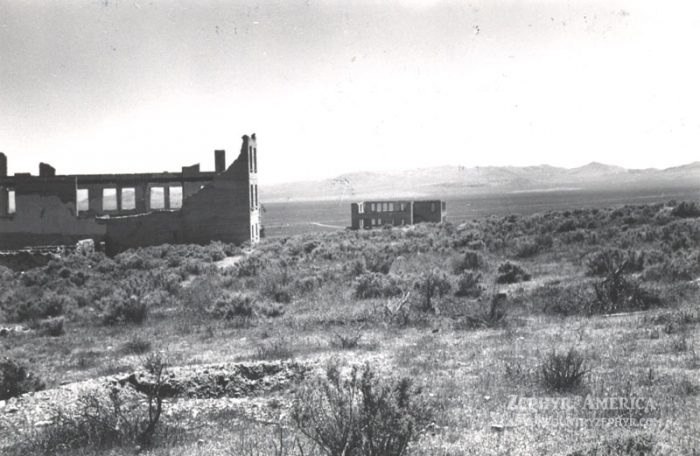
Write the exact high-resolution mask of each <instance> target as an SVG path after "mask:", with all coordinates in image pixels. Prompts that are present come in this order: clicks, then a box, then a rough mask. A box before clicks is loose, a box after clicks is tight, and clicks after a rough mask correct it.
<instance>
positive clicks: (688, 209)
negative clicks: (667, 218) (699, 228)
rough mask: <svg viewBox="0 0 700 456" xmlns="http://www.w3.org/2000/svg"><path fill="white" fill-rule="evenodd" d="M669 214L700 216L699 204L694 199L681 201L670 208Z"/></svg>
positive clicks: (687, 216) (684, 216)
mask: <svg viewBox="0 0 700 456" xmlns="http://www.w3.org/2000/svg"><path fill="white" fill-rule="evenodd" d="M671 215H672V216H673V217H681V218H692V217H700V206H698V205H697V204H696V203H695V202H694V201H681V202H680V204H678V206H676V207H674V208H673V210H671Z"/></svg>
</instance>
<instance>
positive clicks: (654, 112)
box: [0, 0, 700, 183]
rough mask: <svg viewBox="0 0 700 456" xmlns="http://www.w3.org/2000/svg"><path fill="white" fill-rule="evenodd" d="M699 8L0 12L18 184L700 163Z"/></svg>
mask: <svg viewBox="0 0 700 456" xmlns="http://www.w3.org/2000/svg"><path fill="white" fill-rule="evenodd" d="M699 43H700V2H697V1H674V0H670V1H668V0H667V1H659V0H653V1H652V0H625V1H623V0H620V1H615V0H589V1H586V0H576V1H574V0H572V1H564V0H557V1H555V0H549V1H546V0H540V1H536V0H520V1H516V0H510V1H506V0H475V1H471V2H458V1H454V2H453V1H436V0H432V1H427V2H422V1H420V0H403V1H398V0H397V1H394V2H391V1H388V0H377V1H353V2H350V1H348V0H338V1H318V0H307V1H299V2H297V1H290V0H284V1H270V0H258V1H256V2H244V1H237V2H232V1H221V2H215V1H207V2H205V1H195V0H191V1H180V2H177V1H162V2H159V1H154V2H150V1H147V0H139V1H126V0H120V1H116V0H100V1H89V0H86V1H80V2H78V1H65V0H62V1H56V2H47V1H38V0H37V1H29V0H0V151H3V152H5V153H6V154H7V155H8V157H9V166H10V172H11V173H14V172H22V171H31V172H32V173H37V170H38V163H39V161H46V162H48V163H51V164H52V165H53V166H54V167H56V168H57V170H58V172H59V173H88V172H94V173H98V172H137V171H163V170H170V171H177V170H179V168H180V166H182V165H189V164H193V163H196V162H201V163H202V168H203V169H205V170H211V169H213V167H214V163H213V162H214V158H213V150H214V149H216V148H225V149H226V150H227V152H228V159H229V161H231V160H233V159H234V158H235V156H236V155H237V153H238V150H239V148H240V137H241V135H243V134H245V133H252V132H256V133H257V135H258V142H259V151H260V156H259V164H260V180H261V182H262V183H275V182H283V181H294V180H304V179H310V178H323V177H333V176H335V175H338V174H341V173H345V172H351V171H358V170H367V171H372V170H389V169H397V168H398V169H403V168H413V167H426V166H436V165H445V164H453V165H464V166H477V165H479V166H487V165H537V164H543V163H547V164H551V165H555V166H566V167H573V166H580V165H583V164H585V163H587V162H590V161H594V160H595V161H601V162H604V163H610V164H615V165H621V166H625V167H631V168H642V167H660V168H663V167H669V166H676V165H680V164H685V163H688V162H692V161H695V160H700V153H699V151H700V89H699V87H700V64H699V63H698V62H699V61H700V58H699V57H698V45H699Z"/></svg>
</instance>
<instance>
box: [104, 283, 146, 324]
mask: <svg viewBox="0 0 700 456" xmlns="http://www.w3.org/2000/svg"><path fill="white" fill-rule="evenodd" d="M99 305H100V307H102V309H103V311H102V323H103V324H104V325H114V324H119V323H135V324H141V323H143V322H144V321H146V318H147V317H148V305H147V304H146V303H144V302H143V300H142V299H141V297H140V296H138V295H134V294H132V295H129V294H127V293H126V292H125V291H124V290H122V289H117V290H115V291H114V293H113V294H111V295H110V296H107V297H105V298H103V299H102V300H100V302H99Z"/></svg>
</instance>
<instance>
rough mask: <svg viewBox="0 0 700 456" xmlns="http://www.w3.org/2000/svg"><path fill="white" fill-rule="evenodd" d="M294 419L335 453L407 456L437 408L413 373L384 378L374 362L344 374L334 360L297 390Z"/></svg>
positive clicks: (354, 367)
mask: <svg viewBox="0 0 700 456" xmlns="http://www.w3.org/2000/svg"><path fill="white" fill-rule="evenodd" d="M291 418H292V422H293V423H294V424H295V425H296V427H297V429H298V430H299V431H300V432H301V433H303V434H304V435H306V436H307V437H308V438H309V439H311V440H312V441H313V442H315V443H316V444H318V445H319V446H320V447H321V448H322V449H323V450H324V451H325V452H326V453H327V454H328V455H330V456H348V455H358V456H359V455H368V456H401V455H404V454H406V452H407V449H408V445H409V443H411V442H412V441H413V440H416V439H417V438H419V436H420V435H421V433H422V432H423V430H424V429H425V427H426V425H427V424H428V423H429V422H430V420H431V418H432V413H431V408H430V407H429V406H428V405H427V402H426V401H425V399H424V398H423V397H422V392H421V390H420V389H419V388H415V387H414V386H413V382H412V381H411V379H409V378H401V379H398V380H384V379H379V378H378V377H377V374H376V373H375V372H374V370H373V369H372V368H371V367H370V366H369V364H366V365H365V366H364V367H363V368H362V369H359V368H358V367H357V366H353V367H352V368H351V370H350V373H349V375H347V376H346V377H345V378H343V376H341V372H340V368H339V367H338V366H337V365H333V364H332V365H330V366H329V367H328V368H327V370H326V376H325V378H321V379H316V380H315V381H312V382H309V383H307V384H306V385H304V386H303V387H302V388H301V389H300V390H299V392H297V394H296V396H295V399H294V403H293V405H292V412H291Z"/></svg>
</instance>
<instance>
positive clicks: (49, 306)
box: [10, 289, 76, 322]
mask: <svg viewBox="0 0 700 456" xmlns="http://www.w3.org/2000/svg"><path fill="white" fill-rule="evenodd" d="M30 290H34V291H29V290H26V291H25V292H19V293H16V294H15V299H17V301H15V302H14V303H12V304H13V305H12V307H11V308H10V312H11V313H10V315H11V318H12V319H13V320H15V321H18V322H23V321H32V320H41V319H45V318H51V317H58V316H60V315H62V314H63V312H64V310H65V309H68V308H74V307H76V304H75V300H73V299H72V298H71V297H70V296H66V295H61V294H58V293H55V292H53V291H48V292H46V293H44V294H41V293H40V292H39V290H36V289H30Z"/></svg>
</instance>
